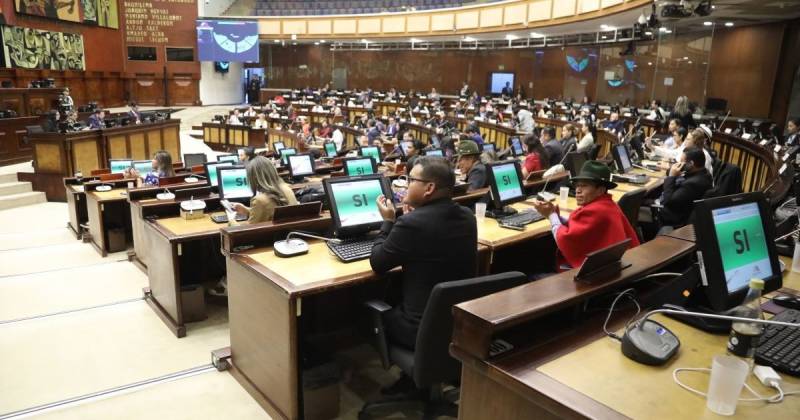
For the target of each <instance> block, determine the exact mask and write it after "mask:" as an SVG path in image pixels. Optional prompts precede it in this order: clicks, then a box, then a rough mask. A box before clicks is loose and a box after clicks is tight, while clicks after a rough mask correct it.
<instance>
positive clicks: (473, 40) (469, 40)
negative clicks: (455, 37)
mask: <svg viewBox="0 0 800 420" xmlns="http://www.w3.org/2000/svg"><path fill="white" fill-rule="evenodd" d="M464 41H466V42H475V38H473V37H471V36H466V37H464Z"/></svg>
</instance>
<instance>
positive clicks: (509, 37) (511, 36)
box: [506, 34, 519, 41]
mask: <svg viewBox="0 0 800 420" xmlns="http://www.w3.org/2000/svg"><path fill="white" fill-rule="evenodd" d="M517 38H519V37H518V36H516V35H512V34H508V35H506V39H507V40H509V41H513V40H515V39H517Z"/></svg>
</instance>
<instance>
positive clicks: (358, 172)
mask: <svg viewBox="0 0 800 420" xmlns="http://www.w3.org/2000/svg"><path fill="white" fill-rule="evenodd" d="M342 164H343V165H344V174H345V176H363V175H373V174H377V173H378V163H377V162H375V159H373V158H372V157H352V158H345V159H343V160H342Z"/></svg>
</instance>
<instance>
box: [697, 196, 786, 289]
mask: <svg viewBox="0 0 800 420" xmlns="http://www.w3.org/2000/svg"><path fill="white" fill-rule="evenodd" d="M711 216H712V218H713V220H714V230H715V232H716V235H717V243H718V244H719V250H720V256H721V257H722V268H723V270H724V271H725V283H726V284H727V287H728V293H733V292H736V291H738V290H741V289H743V288H745V287H748V285H749V282H750V279H751V278H760V279H765V278H768V277H771V276H772V274H773V273H772V265H771V262H770V257H769V249H768V248H767V237H766V235H765V234H764V225H763V224H762V221H761V213H760V211H759V208H758V203H747V204H741V205H738V206H731V207H723V208H719V209H714V210H712V212H711Z"/></svg>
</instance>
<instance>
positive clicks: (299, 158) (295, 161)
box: [286, 153, 314, 179]
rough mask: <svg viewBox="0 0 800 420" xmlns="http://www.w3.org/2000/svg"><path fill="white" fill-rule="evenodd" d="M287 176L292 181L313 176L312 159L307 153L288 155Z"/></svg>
mask: <svg viewBox="0 0 800 420" xmlns="http://www.w3.org/2000/svg"><path fill="white" fill-rule="evenodd" d="M286 158H287V159H288V160H289V164H288V165H287V166H289V176H291V177H292V178H294V179H302V178H303V177H305V176H309V175H314V157H313V156H311V155H310V154H308V153H302V154H299V155H288V156H287V157H286Z"/></svg>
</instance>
